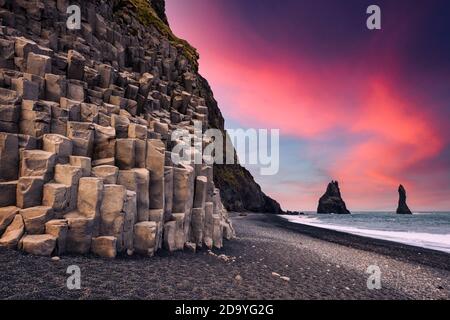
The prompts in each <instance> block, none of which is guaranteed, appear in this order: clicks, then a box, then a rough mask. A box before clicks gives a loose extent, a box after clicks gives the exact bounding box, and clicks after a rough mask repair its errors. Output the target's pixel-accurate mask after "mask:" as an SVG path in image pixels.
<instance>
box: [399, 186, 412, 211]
mask: <svg viewBox="0 0 450 320" xmlns="http://www.w3.org/2000/svg"><path fill="white" fill-rule="evenodd" d="M398 194H399V199H398V208H397V214H412V212H411V210H409V208H408V205H407V204H406V190H405V188H404V187H403V186H402V185H400V186H399V187H398Z"/></svg>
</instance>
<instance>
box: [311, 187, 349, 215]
mask: <svg viewBox="0 0 450 320" xmlns="http://www.w3.org/2000/svg"><path fill="white" fill-rule="evenodd" d="M317 213H335V214H350V211H349V210H348V209H347V206H346V205H345V202H344V200H343V199H342V196H341V190H340V189H339V183H338V182H337V181H331V182H330V183H329V184H328V187H327V191H326V192H325V194H324V195H323V196H322V197H321V198H320V200H319V206H318V208H317Z"/></svg>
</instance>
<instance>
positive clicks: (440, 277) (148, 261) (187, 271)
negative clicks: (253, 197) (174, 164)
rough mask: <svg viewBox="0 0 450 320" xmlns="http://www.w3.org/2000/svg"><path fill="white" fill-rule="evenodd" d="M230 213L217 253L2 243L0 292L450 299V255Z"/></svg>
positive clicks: (23, 295) (26, 295)
mask: <svg viewBox="0 0 450 320" xmlns="http://www.w3.org/2000/svg"><path fill="white" fill-rule="evenodd" d="M232 216H233V221H234V225H235V228H236V231H237V234H238V239H237V240H234V241H227V242H225V248H224V249H223V250H215V251H214V252H215V255H212V254H211V253H208V252H207V251H205V250H204V251H200V252H198V253H197V254H192V253H186V252H185V253H181V252H180V253H176V254H174V255H172V256H157V257H154V258H140V257H123V258H118V259H116V260H112V261H109V260H103V259H99V258H94V257H80V256H63V257H61V260H60V261H53V260H51V259H50V258H44V257H34V256H30V255H26V254H23V253H20V252H16V251H9V250H5V249H2V248H0V299H449V298H450V255H449V254H445V253H439V252H436V251H432V250H426V249H420V248H416V247H410V246H406V245H399V244H394V243H391V242H387V241H379V240H373V239H367V238H363V237H359V236H351V235H346V234H343V233H339V232H334V231H328V230H323V229H320V228H314V227H309V226H302V225H295V224H292V223H289V222H287V221H284V220H283V219H281V218H279V217H277V216H271V215H258V214H249V215H248V216H246V217H240V216H237V215H236V214H235V215H232ZM221 254H224V255H226V257H228V259H225V258H224V257H223V256H222V257H219V255H221ZM226 260H228V261H226ZM70 265H78V266H79V267H80V268H81V290H68V289H67V288H66V280H67V277H68V276H69V275H67V274H66V270H67V267H68V266H70ZM369 265H377V266H379V267H380V269H381V272H382V275H381V276H382V278H381V279H382V289H381V290H369V289H368V288H367V284H366V283H367V278H368V277H369V274H366V273H365V272H366V269H367V267H368V266H369ZM273 272H275V273H277V274H278V275H279V276H278V275H273V274H272V273H273ZM282 277H288V278H289V281H288V279H286V278H285V279H283V278H282Z"/></svg>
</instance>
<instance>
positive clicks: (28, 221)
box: [20, 206, 53, 234]
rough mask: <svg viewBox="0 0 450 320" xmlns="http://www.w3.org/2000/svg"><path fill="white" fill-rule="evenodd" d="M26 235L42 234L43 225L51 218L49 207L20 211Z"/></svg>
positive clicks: (51, 213)
mask: <svg viewBox="0 0 450 320" xmlns="http://www.w3.org/2000/svg"><path fill="white" fill-rule="evenodd" d="M20 214H21V215H22V218H23V223H24V225H25V231H26V233H27V234H42V233H44V232H45V223H46V222H47V221H49V220H51V219H52V218H53V209H52V208H51V207H45V206H38V207H32V208H28V209H22V210H20Z"/></svg>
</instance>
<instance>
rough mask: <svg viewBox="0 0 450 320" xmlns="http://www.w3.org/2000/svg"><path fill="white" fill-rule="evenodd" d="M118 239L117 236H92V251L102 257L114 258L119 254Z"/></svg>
mask: <svg viewBox="0 0 450 320" xmlns="http://www.w3.org/2000/svg"><path fill="white" fill-rule="evenodd" d="M116 243H117V239H116V238H115V237H109V236H101V237H97V238H92V244H91V246H92V252H93V253H94V254H96V255H98V256H100V257H102V258H109V259H114V258H115V257H116V255H117V250H116V247H117V244H116Z"/></svg>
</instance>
